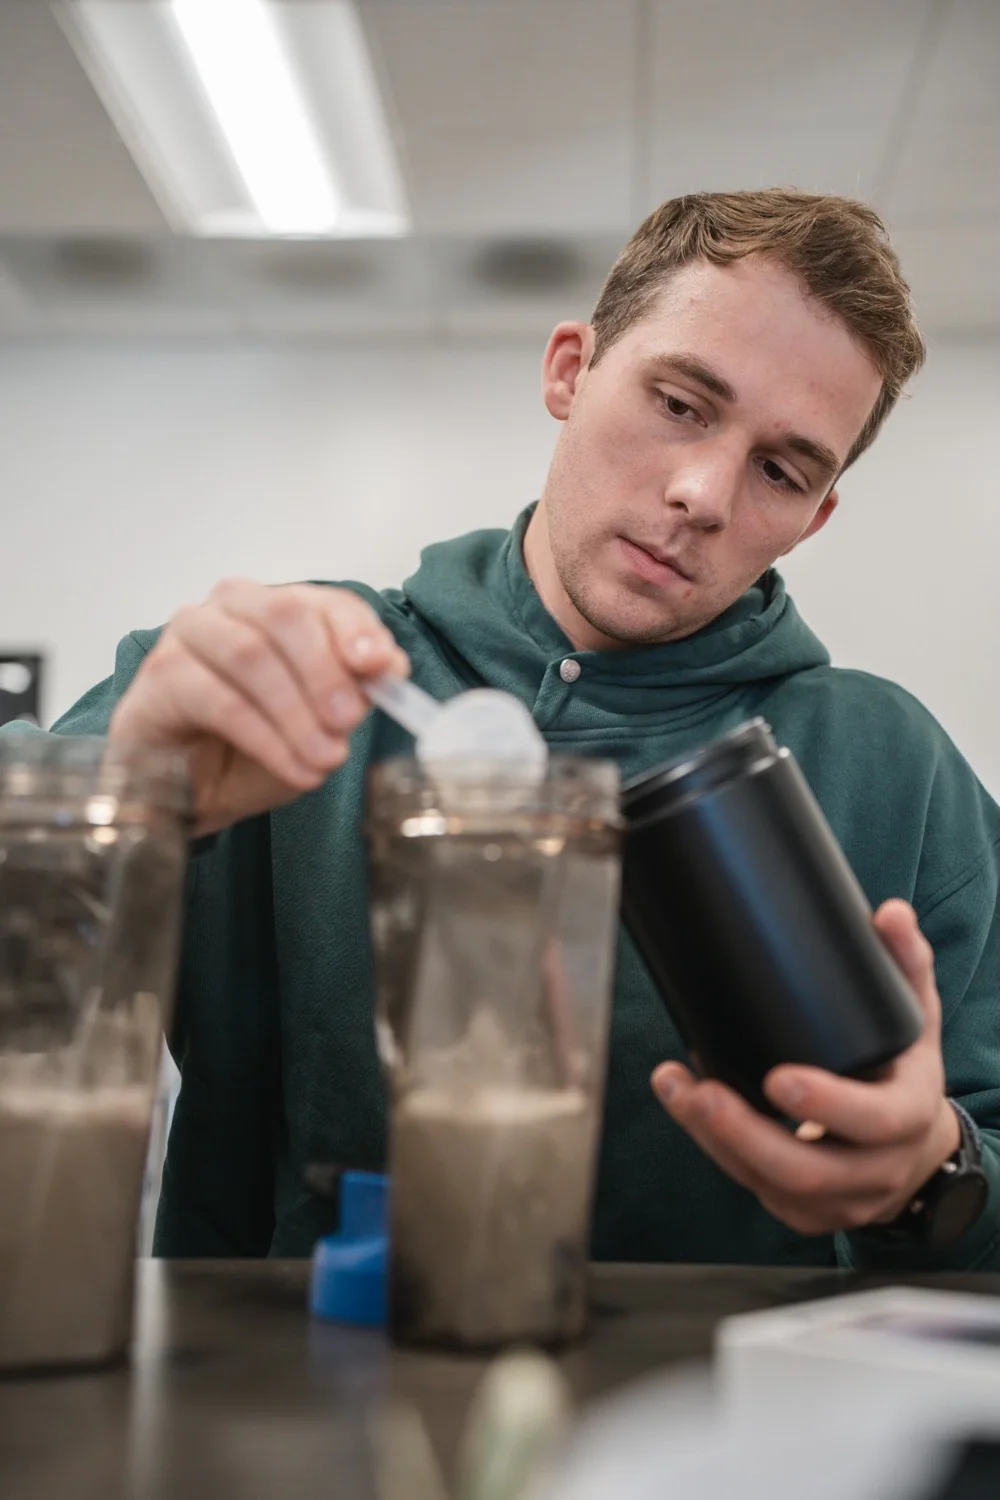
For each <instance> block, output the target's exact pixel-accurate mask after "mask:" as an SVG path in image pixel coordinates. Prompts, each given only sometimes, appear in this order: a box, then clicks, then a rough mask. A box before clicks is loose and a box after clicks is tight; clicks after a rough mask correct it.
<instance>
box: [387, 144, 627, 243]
mask: <svg viewBox="0 0 1000 1500" xmlns="http://www.w3.org/2000/svg"><path fill="white" fill-rule="evenodd" d="M408 155H409V161H410V169H411V173H412V180H413V183H414V186H413V189H412V191H411V197H410V201H411V206H412V208H413V216H414V224H415V227H416V229H417V230H419V231H422V232H425V233H430V234H521V233H545V232H561V233H567V234H589V233H601V232H603V231H607V230H615V231H620V232H622V233H627V232H628V230H629V229H630V228H631V227H632V222H631V221H632V217H633V215H632V212H631V182H632V170H631V167H632V163H631V142H630V138H629V136H628V134H627V133H625V132H623V131H619V132H614V131H603V130H596V129H593V128H592V127H591V126H590V125H589V124H588V125H587V127H586V129H585V130H573V131H571V132H566V133H562V132H558V133H557V132H555V131H552V132H550V133H549V134H547V135H545V136H541V137H538V136H533V135H530V134H510V133H508V134H506V135H484V134H480V133H479V132H478V131H476V130H467V131H465V132H463V133H462V134H455V135H433V134H430V133H427V132H416V133H415V134H414V136H413V137H411V139H410V142H409V151H408Z"/></svg>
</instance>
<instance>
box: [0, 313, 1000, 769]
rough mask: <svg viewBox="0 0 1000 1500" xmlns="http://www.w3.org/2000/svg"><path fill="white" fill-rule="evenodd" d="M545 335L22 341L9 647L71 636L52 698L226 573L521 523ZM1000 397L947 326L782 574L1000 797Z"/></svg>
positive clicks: (387, 574) (57, 661)
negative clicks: (387, 341) (488, 341)
mask: <svg viewBox="0 0 1000 1500" xmlns="http://www.w3.org/2000/svg"><path fill="white" fill-rule="evenodd" d="M539 355H540V351H539V350H538V349H535V348H528V347H524V348H522V347H511V346H509V345H507V346H493V347H485V346H484V347H479V348H477V347H470V346H467V345H463V346H459V347H455V348H450V349H445V348H440V347H424V346H418V345H415V344H412V343H411V344H409V345H400V346H397V347H393V346H389V345H386V346H383V347H377V348H373V347H367V348H351V347H339V348H338V347H333V346H326V347H322V346H308V345H305V346H304V345H302V344H287V345H284V346H282V345H276V344H265V343H261V344H257V345H237V344H228V345H227V344H206V345H205V346H203V347H199V346H197V345H192V344H181V343H175V344H170V343H166V342H165V343H162V344H121V345H109V344H97V343H93V344H88V343H81V344H66V345H62V346H60V345H33V344H27V343H26V344H22V345H18V344H7V345H5V346H0V517H2V531H0V649H2V648H3V647H4V646H6V645H20V646H25V647H26V646H29V645H36V644H42V645H44V646H47V647H49V648H50V649H51V651H52V653H53V655H54V663H53V667H54V670H53V673H52V677H51V679H50V683H49V692H48V700H47V716H48V717H49V718H51V717H54V716H55V715H56V714H57V713H58V712H60V711H61V710H62V709H63V708H65V707H66V706H67V705H68V704H69V703H70V702H71V701H72V700H73V698H74V697H75V696H76V695H77V694H79V693H80V692H82V691H83V689H84V688H86V687H87V686H88V685H89V684H90V683H91V682H93V681H95V680H96V679H98V678H99V677H102V676H104V675H106V673H107V672H108V671H109V670H110V665H111V662H112V659H113V650H114V645H115V642H116V640H117V639H118V637H119V636H121V635H122V634H124V633H125V631H127V630H129V629H131V628H134V627H136V626H145V625H153V624H156V623H158V622H159V621H161V620H162V619H163V618H164V617H165V616H167V615H168V614H169V613H170V612H171V610H172V609H173V608H175V607H176V606H177V605H178V604H180V603H181V602H184V601H186V600H191V599H197V598H199V597H201V596H202V595H203V594H204V592H205V591H206V590H207V589H208V587H209V586H210V585H211V584H212V582H213V581H214V580H215V579H216V578H218V577H220V576H222V575H224V574H230V573H244V574H247V575H250V576H255V577H259V578H262V579H267V580H277V579H288V578H305V577H330V578H337V577H361V578H364V579H366V580H367V581H369V582H372V583H375V584H378V585H383V584H387V583H392V582H398V581H399V579H400V578H401V577H403V576H404V575H405V573H406V572H408V571H409V570H410V569H411V568H412V567H413V565H414V564H415V562H416V559H417V555H418V552H419V549H420V547H421V545H422V544H423V543H425V542H427V541H431V540H435V539H438V538H441V537H444V536H448V535H452V534H455V533H457V532H460V531H464V530H468V529H470V528H472V527H474V526H480V525H500V524H505V523H506V522H507V521H508V520H509V519H510V518H511V517H512V516H513V515H514V513H515V512H516V511H517V510H518V509H519V508H520V507H521V505H522V504H524V503H525V502H526V501H527V500H528V499H530V498H532V497H533V496H535V495H537V493H538V491H539V489H540V486H541V484H542V481H543V478H544V474H545V468H546V462H547V458H548V454H549V451H550V448H551V444H552V440H553V436H554V428H553V425H552V423H551V421H550V420H549V418H548V417H547V416H546V414H545V412H544V409H543V408H542V405H541V401H540V398H539V395H538V384H539V383H538V364H539ZM998 396H1000V340H992V341H982V342H978V343H976V342H972V343H960V342H955V343H943V344H939V345H937V346H936V347H933V348H932V351H931V358H930V361H929V365H928V368H927V369H926V371H925V372H924V374H923V375H922V376H921V377H920V379H919V381H918V383H917V385H916V387H915V390H914V393H913V395H912V396H911V397H910V398H909V400H908V401H907V402H906V403H905V404H904V406H903V407H902V408H901V410H899V411H898V412H897V413H895V414H894V416H893V417H892V418H891V419H890V423H889V426H888V428H887V430H886V432H885V433H884V435H883V436H882V438H881V439H880V440H879V442H878V444H877V445H876V447H875V449H874V450H873V451H872V452H871V453H870V454H869V455H867V456H866V457H865V458H864V459H863V460H862V461H861V463H860V464H859V465H858V467H857V469H856V470H854V471H852V472H851V473H849V474H848V476H847V478H846V480H845V481H844V484H843V487H842V495H843V501H842V508H841V511H840V512H839V513H838V515H837V516H836V517H835V518H834V521H833V523H832V524H831V526H830V527H829V528H828V529H827V531H826V532H825V533H824V534H823V535H822V536H821V537H819V538H817V539H816V540H815V541H813V542H810V543H809V544H807V545H806V546H805V547H804V548H803V549H802V552H801V553H800V554H797V555H796V556H795V557H794V558H792V559H789V560H788V562H787V564H786V566H785V573H786V576H787V577H788V579H789V581H790V583H791V584H792V586H793V589H794V592H795V595H796V598H797V600H798V603H799V606H800V608H801V609H802V612H803V613H804V615H805V616H806V618H807V619H808V620H809V622H810V623H811V624H812V625H813V626H814V628H815V629H816V630H817V631H818V632H819V634H820V635H821V636H822V637H823V638H824V639H825V640H826V641H827V643H828V645H829V646H830V648H831V650H832V651H833V653H834V659H835V660H836V661H838V662H839V663H841V664H843V665H850V666H861V667H865V668H867V669H868V670H870V671H874V672H878V673H882V674H883V675H886V676H889V677H893V678H895V679H896V680H897V681H899V682H902V683H903V684H904V685H905V686H907V687H908V688H910V689H911V690H912V691H913V692H915V693H916V694H917V695H918V696H919V697H921V698H922V699H923V700H924V701H925V702H926V703H927V704H928V706H929V707H930V708H931V709H932V710H933V711H934V712H935V713H936V714H937V715H938V717H939V718H941V719H942V721H943V722H944V723H945V725H946V726H947V728H948V729H949V731H950V732H951V733H952V735H953V736H954V738H955V739H956V740H957V741H958V743H959V745H960V746H961V747H962V749H963V750H964V751H965V753H966V754H967V755H968V756H969V757H970V759H971V760H972V762H973V764H974V765H975V766H976V768H977V770H978V771H979V773H980V774H981V775H982V776H983V778H984V780H985V781H986V782H987V784H988V785H989V786H990V787H991V789H992V790H993V791H994V793H995V794H997V795H1000V605H998V602H997V587H996V575H997V570H998V564H1000V505H998V503H997V496H996V488H997V479H996V476H997V474H998V472H1000V422H998V420H997V413H998V411H1000V403H998Z"/></svg>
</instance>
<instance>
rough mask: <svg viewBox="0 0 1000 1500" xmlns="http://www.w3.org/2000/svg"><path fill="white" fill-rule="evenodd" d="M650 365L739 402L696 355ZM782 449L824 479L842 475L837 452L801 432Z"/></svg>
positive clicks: (661, 357)
mask: <svg viewBox="0 0 1000 1500" xmlns="http://www.w3.org/2000/svg"><path fill="white" fill-rule="evenodd" d="M649 363H650V369H651V370H653V371H662V372H663V373H664V374H667V373H671V374H674V375H683V376H686V377H687V379H688V380H694V381H697V383H698V384H699V385H701V386H704V388H705V389H706V390H707V391H711V392H712V394H713V395H715V396H718V397H719V399H720V400H721V401H726V402H729V403H730V405H732V404H733V403H735V402H736V400H737V395H736V392H735V391H734V390H733V388H732V386H731V385H730V384H729V382H728V381H726V380H723V378H722V376H721V375H718V374H716V372H715V371H714V370H713V369H712V367H711V365H706V364H705V361H704V360H702V359H699V358H698V356H697V355H696V354H661V355H658V356H656V357H655V358H654V359H652V360H650V362H649ZM779 446H783V447H785V448H789V449H790V450H791V451H792V452H793V453H801V455H802V457H803V458H808V459H809V460H810V462H811V463H814V464H815V465H816V467H817V468H818V469H819V471H820V474H821V475H822V476H823V477H824V478H827V479H831V480H832V479H835V478H836V477H837V475H838V474H839V473H840V469H841V462H840V459H839V458H838V457H837V455H836V453H834V451H833V449H832V448H828V447H827V445H826V443H820V442H817V441H816V439H815V438H808V437H803V436H802V435H801V434H800V433H797V432H792V433H789V434H788V436H787V437H784V438H782V439H781V442H780V444H779Z"/></svg>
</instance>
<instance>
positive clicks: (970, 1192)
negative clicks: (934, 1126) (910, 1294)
mask: <svg viewBox="0 0 1000 1500" xmlns="http://www.w3.org/2000/svg"><path fill="white" fill-rule="evenodd" d="M948 1103H949V1104H950V1105H951V1107H952V1109H953V1110H954V1111H955V1114H956V1115H957V1116H958V1125H959V1129H960V1131H961V1136H962V1138H961V1140H960V1142H959V1145H958V1150H957V1151H956V1152H955V1153H954V1155H953V1156H949V1158H948V1160H947V1161H946V1162H944V1163H943V1164H942V1165H941V1166H940V1167H938V1169H937V1171H936V1172H935V1173H934V1175H933V1176H932V1177H928V1179H927V1181H926V1182H925V1183H924V1185H923V1187H921V1188H919V1189H918V1190H917V1192H916V1194H915V1196H914V1197H913V1198H911V1199H910V1201H909V1203H908V1204H907V1205H906V1207H905V1208H904V1209H903V1211H902V1213H901V1214H899V1215H898V1217H897V1218H895V1219H893V1220H892V1222H891V1223H890V1224H878V1225H872V1228H873V1229H875V1230H876V1231H877V1232H878V1233H880V1234H884V1235H886V1236H887V1237H889V1238H891V1239H893V1240H898V1241H908V1242H909V1243H911V1244H913V1243H916V1244H919V1245H925V1246H926V1247H927V1248H928V1249H931V1250H937V1249H939V1248H940V1247H942V1246H944V1245H953V1244H954V1243H955V1241H956V1240H960V1239H961V1238H962V1235H963V1234H965V1233H966V1232H967V1231H968V1230H969V1229H971V1228H972V1226H973V1224H975V1222H976V1220H977V1219H978V1218H979V1216H980V1214H981V1213H982V1211H983V1209H984V1208H985V1207H986V1200H987V1198H988V1197H989V1190H990V1189H989V1182H988V1180H987V1177H986V1173H985V1172H984V1171H983V1168H982V1160H983V1146H982V1138H981V1136H980V1134H979V1127H978V1125H977V1124H976V1122H975V1120H974V1119H973V1118H972V1116H971V1115H970V1114H969V1113H968V1112H967V1111H966V1110H964V1109H963V1108H962V1106H961V1105H960V1104H956V1103H955V1101H954V1099H949V1100H948Z"/></svg>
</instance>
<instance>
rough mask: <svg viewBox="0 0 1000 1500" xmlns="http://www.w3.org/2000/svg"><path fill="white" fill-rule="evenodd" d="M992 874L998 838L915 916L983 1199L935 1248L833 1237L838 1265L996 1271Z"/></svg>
mask: <svg viewBox="0 0 1000 1500" xmlns="http://www.w3.org/2000/svg"><path fill="white" fill-rule="evenodd" d="M984 795H985V794H984ZM998 869H1000V840H997V841H994V842H993V843H992V844H991V845H990V847H989V848H988V849H987V852H986V853H985V854H984V855H982V856H981V857H980V858H979V860H978V861H977V862H976V864H975V865H974V866H973V867H972V869H971V870H966V872H964V875H960V876H958V877H956V880H955V881H953V882H952V883H951V886H950V888H946V889H945V890H944V891H943V892H942V893H941V894H940V895H939V896H938V897H937V899H934V900H931V901H929V902H928V903H927V905H926V907H925V908H924V909H919V910H918V913H917V915H918V917H919V919H920V926H921V929H922V930H923V932H924V935H925V936H926V937H927V939H928V941H929V942H930V943H931V945H932V947H933V948H934V955H935V966H936V971H937V980H938V989H939V990H940V992H941V999H942V1008H943V1023H944V1024H943V1033H942V1047H943V1051H944V1061H945V1071H946V1075H947V1088H948V1093H949V1095H950V1096H951V1098H953V1099H956V1100H957V1101H958V1103H959V1104H961V1105H963V1106H964V1108H965V1109H966V1110H967V1111H968V1113H969V1114H970V1115H971V1116H972V1118H973V1119H974V1120H975V1121H976V1124H977V1125H978V1126H979V1129H980V1132H981V1135H982V1141H983V1168H984V1170H985V1171H986V1175H987V1177H988V1179H989V1185H990V1195H989V1200H988V1202H987V1204H986V1207H985V1209H984V1211H983V1213H982V1215H981V1216H980V1218H979V1221H978V1223H976V1224H975V1225H974V1226H973V1227H972V1229H970V1230H969V1232H968V1234H966V1235H965V1236H964V1237H963V1239H961V1240H960V1241H958V1242H957V1243H956V1244H954V1245H949V1246H946V1247H944V1248H943V1249H940V1250H935V1251H932V1250H926V1249H922V1248H921V1247H919V1246H914V1245H905V1244H903V1245H900V1244H898V1243H897V1242H890V1241H888V1240H887V1239H886V1238H885V1236H883V1235H880V1234H879V1232H878V1230H877V1229H872V1230H862V1231H858V1232H856V1233H852V1234H842V1235H838V1236H837V1250H838V1258H839V1260H840V1262H841V1264H843V1265H846V1266H849V1267H854V1268H857V1269H861V1270H873V1271H921V1270H927V1271H935V1270H955V1271H996V1270H1000V917H998Z"/></svg>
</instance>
